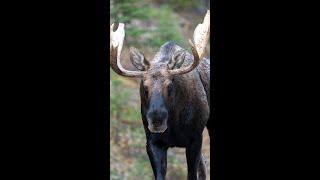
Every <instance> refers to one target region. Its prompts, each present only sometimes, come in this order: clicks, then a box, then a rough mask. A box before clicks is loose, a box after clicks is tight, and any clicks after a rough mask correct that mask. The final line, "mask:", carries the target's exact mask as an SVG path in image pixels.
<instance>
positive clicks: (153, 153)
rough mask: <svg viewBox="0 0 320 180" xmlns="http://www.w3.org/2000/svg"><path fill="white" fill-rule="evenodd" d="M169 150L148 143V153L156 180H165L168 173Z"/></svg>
mask: <svg viewBox="0 0 320 180" xmlns="http://www.w3.org/2000/svg"><path fill="white" fill-rule="evenodd" d="M167 150H168V148H165V147H160V146H159V145H156V144H153V143H152V142H148V143H147V153H148V156H149V159H150V162H151V166H152V170H153V174H154V177H155V179H156V180H164V179H165V176H166V172H167Z"/></svg>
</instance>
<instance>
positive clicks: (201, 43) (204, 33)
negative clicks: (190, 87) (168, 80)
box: [169, 10, 210, 75]
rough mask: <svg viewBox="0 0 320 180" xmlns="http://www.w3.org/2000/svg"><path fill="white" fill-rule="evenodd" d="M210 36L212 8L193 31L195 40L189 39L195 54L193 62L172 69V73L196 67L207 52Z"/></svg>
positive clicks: (183, 72) (175, 73) (187, 70)
mask: <svg viewBox="0 0 320 180" xmlns="http://www.w3.org/2000/svg"><path fill="white" fill-rule="evenodd" d="M209 36H210V10H208V11H207V13H206V15H205V17H204V20H203V23H202V24H198V25H197V27H196V28H195V30H194V33H193V41H192V40H190V39H189V44H190V45H191V50H192V54H193V63H192V64H191V65H189V66H187V67H184V68H180V69H174V70H170V71H169V72H170V74H172V75H178V74H185V73H188V72H190V71H192V70H193V69H195V68H196V67H197V66H198V65H199V63H200V60H201V59H202V58H203V55H204V53H205V48H206V45H207V44H208V40H209Z"/></svg>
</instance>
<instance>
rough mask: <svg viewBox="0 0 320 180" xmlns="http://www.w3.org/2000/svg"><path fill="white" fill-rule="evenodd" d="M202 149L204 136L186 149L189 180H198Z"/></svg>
mask: <svg viewBox="0 0 320 180" xmlns="http://www.w3.org/2000/svg"><path fill="white" fill-rule="evenodd" d="M201 148H202V136H201V137H200V138H198V139H197V140H196V141H194V142H193V143H192V144H190V145H189V146H188V147H187V148H186V156H187V164H188V180H198V177H197V175H198V170H199V165H200V161H201ZM200 178H201V177H200Z"/></svg>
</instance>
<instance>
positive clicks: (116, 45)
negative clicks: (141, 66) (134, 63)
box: [110, 23, 143, 77]
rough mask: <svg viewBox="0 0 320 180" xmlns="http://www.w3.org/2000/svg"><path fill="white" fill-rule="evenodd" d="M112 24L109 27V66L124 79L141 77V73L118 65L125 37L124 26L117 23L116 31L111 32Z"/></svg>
mask: <svg viewBox="0 0 320 180" xmlns="http://www.w3.org/2000/svg"><path fill="white" fill-rule="evenodd" d="M113 28H114V24H112V25H111V26H110V66H111V68H112V69H113V70H114V71H115V72H116V73H117V74H119V75H121V76H126V77H141V76H142V74H143V71H129V70H126V69H124V68H123V66H122V65H121V63H120V56H121V51H122V46H123V41H124V37H125V30H124V24H123V23H119V26H118V29H117V30H116V31H113Z"/></svg>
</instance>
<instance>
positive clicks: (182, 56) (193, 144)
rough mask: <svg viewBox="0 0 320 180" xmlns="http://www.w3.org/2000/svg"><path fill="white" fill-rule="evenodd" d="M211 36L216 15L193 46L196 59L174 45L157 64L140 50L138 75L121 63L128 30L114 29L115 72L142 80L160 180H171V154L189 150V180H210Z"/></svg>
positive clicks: (133, 54) (135, 58) (133, 53)
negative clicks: (205, 152)
mask: <svg viewBox="0 0 320 180" xmlns="http://www.w3.org/2000/svg"><path fill="white" fill-rule="evenodd" d="M209 34H210V11H209V10H208V11H207V14H206V16H205V18H204V21H203V23H202V24H198V26H197V27H196V29H195V31H194V34H193V40H189V44H190V45H191V50H192V54H190V53H189V52H188V51H187V50H185V49H184V48H182V47H180V46H179V45H177V44H176V43H174V42H167V43H165V44H164V45H162V46H161V47H160V50H159V51H158V52H157V53H156V55H155V56H154V58H153V59H152V60H151V61H148V60H147V59H146V58H145V57H144V55H143V54H142V53H141V52H139V51H138V50H137V49H136V48H130V60H131V62H132V64H133V65H134V66H135V67H136V68H137V69H138V70H137V71H130V70H127V69H125V68H123V66H122V65H121V63H120V59H121V58H120V55H121V50H122V45H123V40H124V36H125V31H124V24H123V23H119V25H118V29H117V30H116V31H114V24H112V25H111V26H110V66H111V68H112V69H113V70H114V71H115V72H116V73H117V74H119V75H121V76H125V77H132V78H140V79H141V83H140V98H141V114H142V121H143V125H144V130H145V133H146V138H147V144H146V149H147V154H148V156H149V159H150V162H151V166H152V169H153V173H154V176H155V179H156V180H162V179H165V175H166V168H167V150H168V148H170V147H181V148H186V157H187V166H188V180H198V179H206V169H205V163H204V159H203V156H202V155H201V148H202V133H203V130H204V128H205V127H207V129H208V131H209V136H211V131H210V128H208V122H209V121H208V120H209V119H210V60H209V59H206V58H203V54H204V52H205V47H206V45H207V43H208V39H209Z"/></svg>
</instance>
